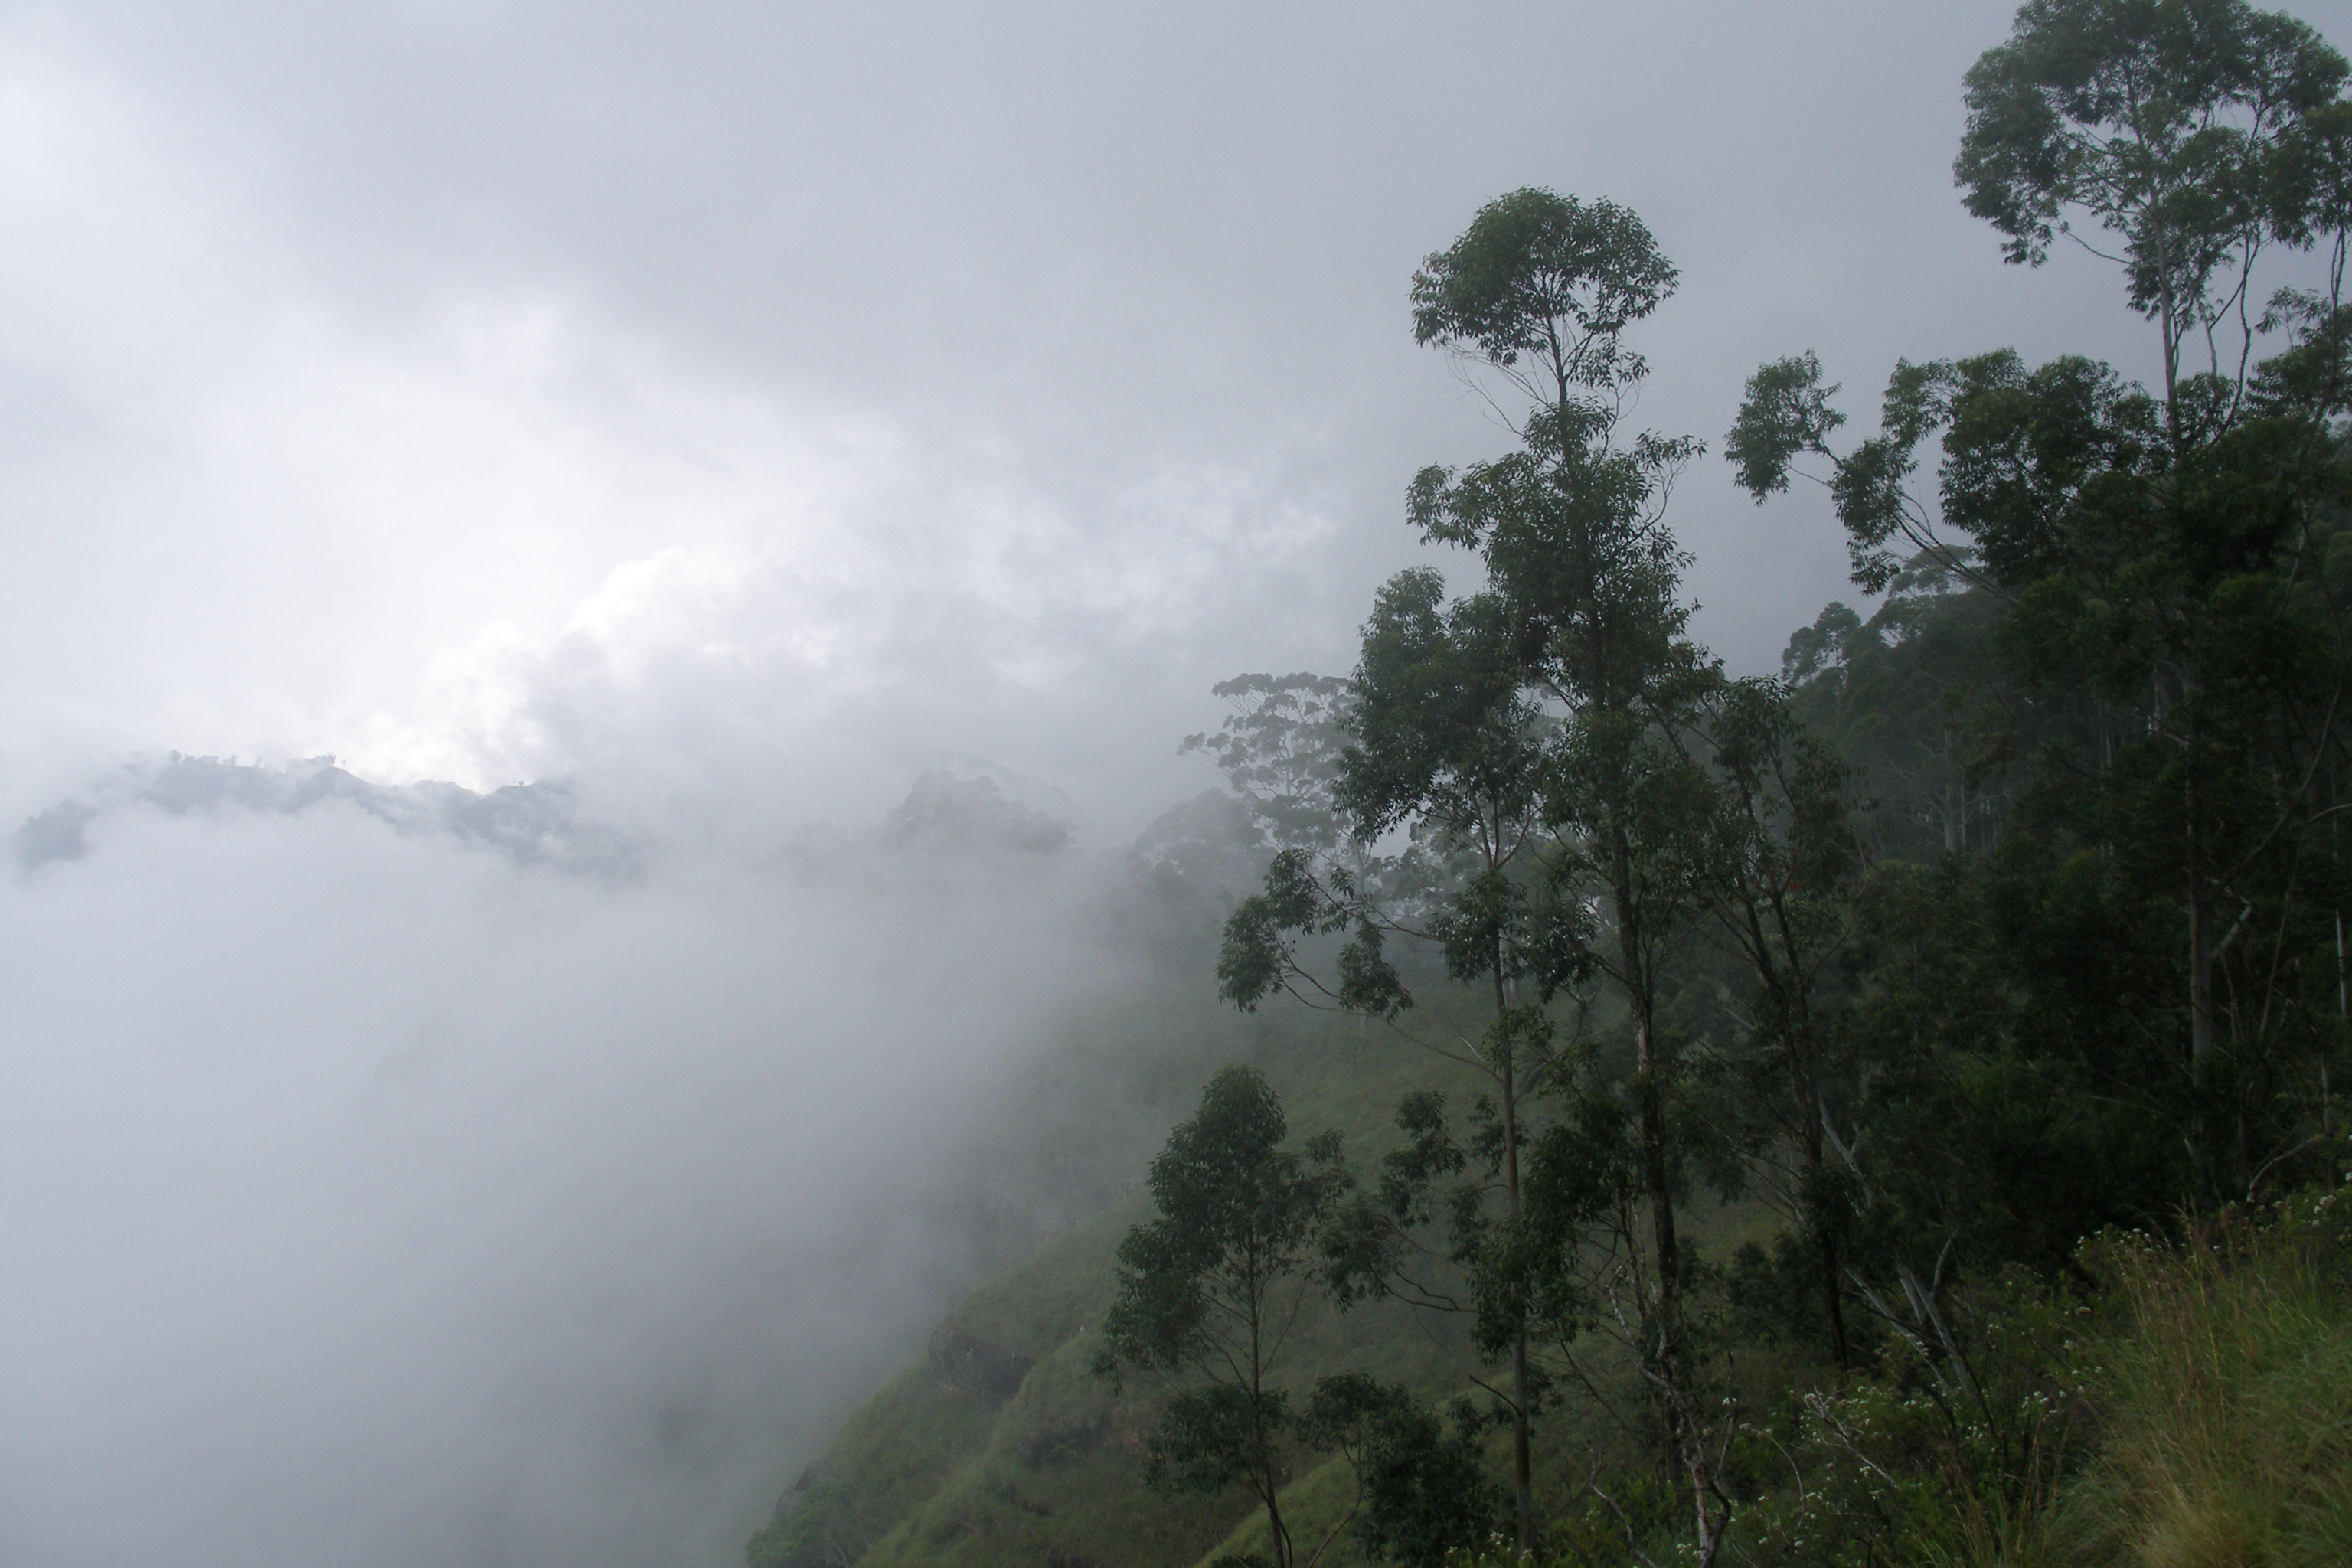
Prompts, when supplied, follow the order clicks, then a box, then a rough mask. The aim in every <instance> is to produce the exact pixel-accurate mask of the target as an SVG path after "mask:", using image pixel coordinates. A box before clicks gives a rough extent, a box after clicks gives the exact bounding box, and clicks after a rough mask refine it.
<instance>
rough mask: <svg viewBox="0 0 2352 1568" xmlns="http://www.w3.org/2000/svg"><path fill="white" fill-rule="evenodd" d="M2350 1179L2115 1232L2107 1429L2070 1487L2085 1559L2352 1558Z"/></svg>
mask: <svg viewBox="0 0 2352 1568" xmlns="http://www.w3.org/2000/svg"><path fill="white" fill-rule="evenodd" d="M2347 1211H2352V1196H2347V1194H2345V1193H2344V1192H2342V1191H2338V1192H2336V1193H2329V1194H2305V1195H2304V1196H2302V1197H2298V1198H2295V1199H2293V1200H2290V1201H2289V1202H2288V1203H2286V1204H2284V1205H2281V1207H2280V1209H2279V1210H2278V1211H2277V1213H2276V1214H2275V1215H2273V1216H2272V1217H2270V1218H2269V1219H2268V1220H2267V1222H2266V1223H2264V1224H2262V1225H2259V1226H2256V1225H2252V1224H2249V1223H2246V1222H2244V1221H2242V1220H2231V1221H2226V1222H2223V1223H2221V1224H2219V1225H2216V1226H2210V1227H2208V1228H2207V1229H2206V1230H2205V1231H2204V1233H2203V1234H2201V1235H2197V1236H2194V1237H2192V1238H2191V1239H2190V1241H2189V1243H2188V1244H2187V1245H2185V1246H2182V1247H2159V1246H2158V1245H2156V1244H2154V1243H2151V1242H2148V1241H2147V1240H2145V1239H2143V1238H2139V1237H2126V1238H2124V1239H2122V1240H2119V1241H2110V1242H2108V1243H2106V1244H2105V1246H2104V1247H2101V1248H2100V1249H2099V1254H2098V1256H2097V1258H2096V1261H2097V1262H2098V1264H2099V1265H2100V1267H2101V1272H2103V1273H2104V1274H2105V1275H2106V1277H2107V1279H2109V1280H2110V1281H2111V1284H2112V1289H2113V1291H2114V1302H2115V1306H2116V1308H2117V1309H2118V1310H2119V1318H2120V1321H2117V1322H2116V1324H2115V1325H2114V1329H2113V1331H2111V1332H2109V1333H2106V1334H2105V1335H2103V1336H2101V1341H2100V1342H2099V1344H2098V1346H2097V1349H2096V1354H2097V1357H2098V1361H2099V1364H2098V1365H2097V1366H2096V1367H2095V1368H2091V1369H2088V1370H2089V1371H2090V1373H2091V1382H2092V1383H2093V1384H2094V1385H2095V1387H2096V1388H2097V1389H2098V1390H2099V1399H2098V1405H2099V1427H2100V1434H2099V1441H2098V1446H2097V1453H2096V1456H2095V1458H2094V1459H2093V1460H2092V1462H2091V1463H2090V1465H2089V1466H2088V1467H2087V1468H2085V1469H2084V1472H2083V1473H2082V1474H2081V1475H2080V1476H2079V1477H2078V1478H2077V1479H2076V1480H2075V1481H2074V1484H2073V1486H2072V1487H2071V1488H2070V1489H2069V1495H2068V1497H2067V1499H2066V1503H2065V1506H2064V1508H2063V1521H2062V1527H2061V1528H2062V1534H2063V1537H2065V1538H2066V1539H2067V1540H2068V1542H2069V1543H2070V1545H2071V1546H2072V1548H2073V1550H2074V1557H2075V1560H2076V1561H2080V1562H2085V1563H2114V1564H2117V1565H2118V1568H2122V1565H2129V1568H2304V1565H2305V1564H2309V1565H2312V1568H2321V1565H2335V1564H2344V1563H2352V1290H2347V1284H2352V1254H2347V1247H2346V1241H2347V1225H2346V1221H2347V1218H2352V1212H2347Z"/></svg>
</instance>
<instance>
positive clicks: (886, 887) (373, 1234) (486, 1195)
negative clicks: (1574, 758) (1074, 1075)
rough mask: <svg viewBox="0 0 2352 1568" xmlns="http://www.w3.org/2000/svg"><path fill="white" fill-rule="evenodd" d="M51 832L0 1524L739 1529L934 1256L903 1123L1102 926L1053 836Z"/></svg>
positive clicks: (998, 1063) (311, 1533) (4, 979)
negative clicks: (660, 857)
mask: <svg viewBox="0 0 2352 1568" xmlns="http://www.w3.org/2000/svg"><path fill="white" fill-rule="evenodd" d="M91 837H92V839H93V841H94V842H93V848H92V851H91V853H90V854H89V857H88V858H86V859H82V860H79V861H71V862H65V863H60V864H56V865H52V866H49V867H46V868H43V869H42V870H40V871H39V872H37V873H36V874H35V875H34V876H32V877H31V878H29V879H22V880H15V879H12V880H11V881H10V882H9V883H7V884H6V885H5V889H0V1081H5V1085H6V1092H5V1095H4V1096H0V1256H5V1258H7V1259H8V1267H7V1269H6V1271H5V1284H0V1402H5V1405H6V1406H7V1408H8V1409H9V1411H10V1417H9V1419H8V1421H7V1422H6V1423H5V1424H0V1557H5V1560H6V1561H8V1562H10V1563H24V1564H59V1565H66V1564H92V1565H97V1564H115V1563H132V1562H163V1561H170V1562H180V1563H203V1564H233V1563H234V1564H255V1565H264V1564H277V1563H285V1564H296V1563H303V1564H310V1563H350V1564H376V1563H383V1564H387V1565H389V1564H410V1565H414V1564H423V1563H449V1564H453V1565H455V1564H488V1563H578V1564H604V1563H615V1564H617V1563H650V1562H665V1563H726V1562H730V1561H733V1560H735V1559H736V1558H737V1557H738V1556H739V1555H740V1551H741V1546H742V1541H743V1539H744V1537H745V1536H746V1535H747V1534H748V1533H749V1532H750V1531H751V1529H753V1528H754V1527H756V1526H757V1525H758V1524H759V1523H761V1522H763V1518H764V1510H765V1507H766V1505H767V1503H768V1502H769V1500H772V1497H773V1495H774V1493H775V1492H776V1491H777V1490H778V1489H781V1486H782V1483H783V1481H784V1480H786V1479H789V1475H788V1473H785V1472H783V1471H782V1467H783V1466H785V1465H787V1464H796V1463H799V1462H801V1461H802V1460H804V1459H805V1458H806V1457H807V1456H808V1454H809V1452H810V1451H811V1449H812V1448H813V1447H814V1445H817V1444H821V1443H822V1441H823V1440H824V1436H826V1435H827V1433H828V1430H829V1425H830V1423H831V1422H832V1421H834V1420H835V1419H837V1418H838V1417H839V1416H840V1415H842V1414H843V1413H844V1412H845V1409H846V1407H847V1406H848V1405H849V1404H850V1403H852V1402H854V1400H856V1398H858V1397H860V1396H862V1395H863V1394H865V1393H866V1392H868V1391H869V1390H870V1388H871V1387H872V1386H873V1385H874V1384H877V1383H878V1382H879V1381H880V1380H881V1378H883V1377H884V1376H886V1375H887V1373H890V1372H891V1371H893V1370H895V1365H894V1363H895V1362H896V1361H897V1360H898V1359H900V1358H902V1357H904V1356H905V1355H907V1354H909V1353H911V1352H912V1351H913V1350H916V1349H919V1346H920V1343H921V1337H922V1335H923V1333H924V1332H925V1331H928V1329H929V1320H930V1319H931V1318H933V1317H935V1316H936V1315H937V1314H938V1313H939V1312H940V1310H944V1307H945V1306H946V1305H947V1304H948V1302H949V1300H950V1295H951V1293H952V1292H953V1291H955V1290H957V1289H961V1288H965V1287H968V1286H969V1285H970V1283H971V1275H972V1271H973V1270H974V1269H975V1268H978V1267H979V1266H980V1265H981V1263H982V1261H984V1258H982V1255H981V1254H979V1253H978V1252H976V1251H975V1249H974V1245H973V1243H972V1240H971V1238H970V1237H967V1236H964V1235H960V1234H958V1230H957V1224H956V1222H957V1221H960V1220H962V1219H965V1218H967V1217H968V1210H966V1211H956V1212H954V1213H950V1211H949V1209H948V1206H947V1205H942V1204H940V1203H938V1202H935V1201H933V1200H932V1196H931V1194H932V1193H933V1192H934V1190H935V1189H936V1188H937V1187H938V1186H939V1185H940V1183H941V1182H942V1180H943V1178H944V1177H945V1176H946V1175H947V1174H949V1173H950V1168H949V1166H948V1164H947V1163H946V1162H945V1160H944V1158H943V1151H948V1152H952V1147H953V1146H954V1145H956V1144H957V1143H958V1142H960V1141H961V1142H969V1141H970V1139H971V1136H972V1135H973V1133H974V1131H975V1125H976V1122H977V1121H979V1120H980V1113H981V1111H982V1108H985V1107H987V1106H988V1105H989V1104H990V1103H991V1087H990V1086H991V1084H992V1080H996V1079H1002V1078H1003V1077H1004V1076H1005V1075H1006V1074H1007V1073H1008V1071H1009V1070H1010V1069H1011V1068H1013V1067H1014V1066H1016V1065H1017V1064H1018V1062H1019V1061H1020V1060H1021V1059H1022V1058H1023V1056H1024V1053H1027V1054H1031V1055H1034V1052H1035V1050H1036V1048H1037V1045H1038V1030H1039V1029H1040V1027H1041V1026H1042V1025H1041V1021H1042V1020H1046V1019H1050V1018H1051V1017H1052V1016H1053V1015H1054V1013H1055V1009H1056V1007H1057V1006H1061V1005H1066V1004H1067V1003H1069V1002H1070V1001H1071V1000H1072V999H1073V995H1074V990H1075V987H1076V985H1077V984H1079V981H1078V979H1077V978H1076V977H1077V976H1083V975H1087V974H1097V975H1099V974H1100V973H1102V971H1103V968H1104V964H1105V962H1106V959H1105V955H1103V954H1101V953H1099V952H1097V953H1092V954H1087V953H1085V952H1083V950H1082V949H1081V948H1080V946H1079V945H1078V944H1077V943H1076V942H1075V940H1074V939H1073V938H1072V937H1071V936H1070V934H1069V933H1068V931H1066V929H1065V926H1064V924H1063V923H1062V922H1061V921H1060V919H1059V916H1058V914H1057V910H1060V909H1063V908H1066V907H1068V904H1069V902H1070V901H1071V893H1072V877H1073V875H1074V872H1075V868H1072V867H1070V866H1068V865H1067V864H1066V863H1065V864H1064V865H1062V867H1061V868H1060V869H1059V870H1058V871H1057V870H1056V869H1055V868H1054V867H1052V866H1045V867H1041V868H1034V869H1033V870H1031V871H1029V872H1027V873H1024V874H1021V875H1017V876H1013V877H1012V879H1011V880H1007V879H1005V875H1000V874H999V873H1002V872H1003V871H1004V868H1002V867H998V868H996V870H995V871H991V872H988V873H987V874H985V875H982V874H981V871H982V870H984V869H985V868H984V867H983V868H978V869H976V868H974V867H973V866H971V865H969V864H966V865H964V866H963V868H962V869H963V870H964V872H965V873H967V875H966V877H965V878H964V879H963V880H961V881H958V880H955V879H946V880H942V879H940V877H938V876H935V875H930V876H917V877H916V879H915V880H914V882H912V883H911V884H907V885H904V886H898V887H896V889H895V890H894V884H893V883H892V882H891V881H889V880H888V879H885V880H884V881H882V882H881V883H879V884H877V882H876V879H874V878H873V877H872V876H867V875H859V876H843V875H834V876H831V877H818V878H815V879H810V878H809V877H807V876H795V875H791V874H788V873H787V872H786V871H785V870H783V869H781V868H776V867H773V866H770V867H765V868H748V869H747V868H740V867H730V866H725V865H715V864H712V863H709V862H703V863H688V864H670V865H666V866H664V867H662V868H659V869H656V870H654V871H652V872H651V873H649V874H643V875H638V876H635V877H631V878H625V879H613V878H598V877H595V876H593V875H589V874H584V873H582V872H578V871H569V870H562V869H556V868H538V869H530V868H522V867H520V866H518V865H517V864H516V863H515V862H514V861H513V859H512V858H510V857H509V856H507V855H505V854H503V853H501V852H499V851H498V850H496V849H490V848H484V847H464V846H462V845H460V844H458V843H457V842H456V841H454V840H453V839H452V838H450V837H448V836H446V835H440V834H429V833H428V834H410V835H407V836H404V835H402V834H400V833H398V832H396V831H395V830H394V829H393V828H392V827H390V826H387V825H386V824H385V823H383V822H382V821H380V820H378V819H375V818H373V817H370V816H364V815H362V814H361V813H360V812H359V811H357V810H356V809H353V808H352V807H351V806H349V805H347V804H345V803H328V804H326V805H320V806H316V807H313V808H311V809H310V810H307V811H304V812H302V813H299V814H298V815H294V816H280V815H263V814H256V813H250V812H238V811H228V812H226V813H223V812H213V811H205V812H198V813H194V814H192V815H189V816H166V815H164V814H163V813H160V812H156V811H152V810H144V811H127V812H121V813H115V814H110V815H109V816H104V817H101V818H100V820H99V822H98V823H97V824H96V825H95V826H94V828H93V831H92V835H91ZM876 864H879V865H881V866H882V868H883V869H885V870H889V869H890V868H891V864H892V863H889V862H887V861H885V862H875V861H873V859H872V858H871V857H870V856H866V855H864V854H863V852H861V853H860V856H859V858H857V859H856V866H863V867H866V868H868V869H870V868H871V867H872V866H873V865H876ZM849 868H851V869H855V868H856V867H849ZM950 868H951V869H952V867H950ZM841 869H843V867H836V870H841ZM897 870H898V872H899V873H904V872H907V871H908V867H907V866H906V865H904V864H898V867H897ZM1008 874H1009V873H1008ZM974 878H977V879H976V880H975V879H974ZM983 914H984V917H985V918H982V916H983ZM1082 957H1083V958H1085V959H1086V962H1078V960H1079V959H1080V958H1082ZM955 1174H959V1175H961V1173H960V1172H958V1173H955ZM998 1261H1002V1259H998Z"/></svg>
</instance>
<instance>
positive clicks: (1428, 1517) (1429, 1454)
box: [1306, 1373, 1506, 1568]
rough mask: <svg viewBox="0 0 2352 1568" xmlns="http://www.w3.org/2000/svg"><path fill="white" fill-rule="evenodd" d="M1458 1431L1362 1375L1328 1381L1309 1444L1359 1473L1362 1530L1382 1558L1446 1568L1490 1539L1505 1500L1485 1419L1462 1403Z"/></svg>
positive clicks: (1310, 1422) (1317, 1402) (1407, 1567)
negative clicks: (1336, 1454) (1489, 1456)
mask: <svg viewBox="0 0 2352 1568" xmlns="http://www.w3.org/2000/svg"><path fill="white" fill-rule="evenodd" d="M1451 1415H1452V1425H1451V1428H1450V1429H1449V1428H1448V1426H1447V1424H1446V1423H1445V1422H1444V1421H1441V1420H1440V1419H1439V1418H1438V1416H1437V1415H1436V1414H1435V1413H1434V1412H1433V1411H1431V1410H1430V1409H1429V1408H1428V1407H1427V1406H1425V1405H1423V1404H1422V1403H1421V1402H1420V1401H1419V1400H1417V1399H1415V1398H1414V1397H1413V1396H1412V1394H1411V1393H1409V1392H1408V1391H1407V1390H1405V1389H1403V1388H1401V1387H1399V1386H1397V1385H1395V1384H1387V1383H1382V1382H1381V1381H1380V1380H1379V1379H1377V1378H1372V1377H1367V1376H1365V1375H1363V1374H1362V1373H1349V1374H1346V1375H1343V1376H1339V1377H1327V1378H1325V1379H1324V1380H1323V1381H1322V1382H1321V1383H1319V1384H1317V1385H1316V1389H1315V1397H1314V1400H1313V1401H1312V1403H1311V1404H1310V1405H1308V1407H1307V1419H1306V1429H1307V1433H1308V1440H1309V1441H1310V1442H1311V1443H1313V1444H1314V1446H1315V1447H1318V1448H1327V1449H1328V1448H1337V1449H1339V1450H1340V1451H1341V1452H1342V1453H1343V1454H1345V1455H1346V1457H1347V1460H1348V1463H1349V1465H1350V1466H1352V1467H1353V1468H1354V1469H1355V1472H1356V1479H1357V1485H1358V1488H1359V1489H1360V1503H1359V1510H1358V1512H1357V1515H1356V1534H1357V1538H1358V1540H1360V1542H1362V1544H1363V1548H1364V1552H1365V1554H1366V1555H1367V1556H1368V1557H1370V1558H1371V1559H1372V1560H1373V1561H1375V1562H1381V1563H1398V1564H1402V1565H1403V1568H1439V1565H1440V1564H1443V1563H1444V1562H1445V1561H1446V1558H1447V1554H1448V1553H1449V1552H1455V1551H1460V1550H1464V1549H1469V1548H1475V1547H1476V1546H1477V1545H1478V1543H1480V1542H1483V1541H1485V1540H1486V1536H1487V1535H1488V1533H1489V1532H1490V1531H1492V1530H1493V1529H1494V1527H1495V1523H1496V1521H1497V1520H1499V1519H1500V1518H1501V1517H1502V1515H1503V1511H1504V1507H1505V1501H1506V1500H1505V1497H1504V1493H1503V1490H1502V1489H1501V1488H1500V1487H1498V1486H1496V1484H1495V1483H1494V1482H1493V1481H1492V1480H1491V1479H1488V1477H1487V1474H1486V1454H1485V1451H1484V1445H1483V1444H1482V1443H1481V1441H1480V1438H1481V1436H1482V1435H1483V1430H1484V1427H1485V1423H1483V1422H1482V1421H1480V1420H1479V1419H1478V1417H1477V1416H1476V1415H1475V1413H1474V1412H1473V1411H1472V1409H1471V1407H1470V1405H1469V1403H1468V1401H1466V1400H1461V1401H1456V1402H1455V1405H1454V1410H1453V1411H1452V1413H1451Z"/></svg>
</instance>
